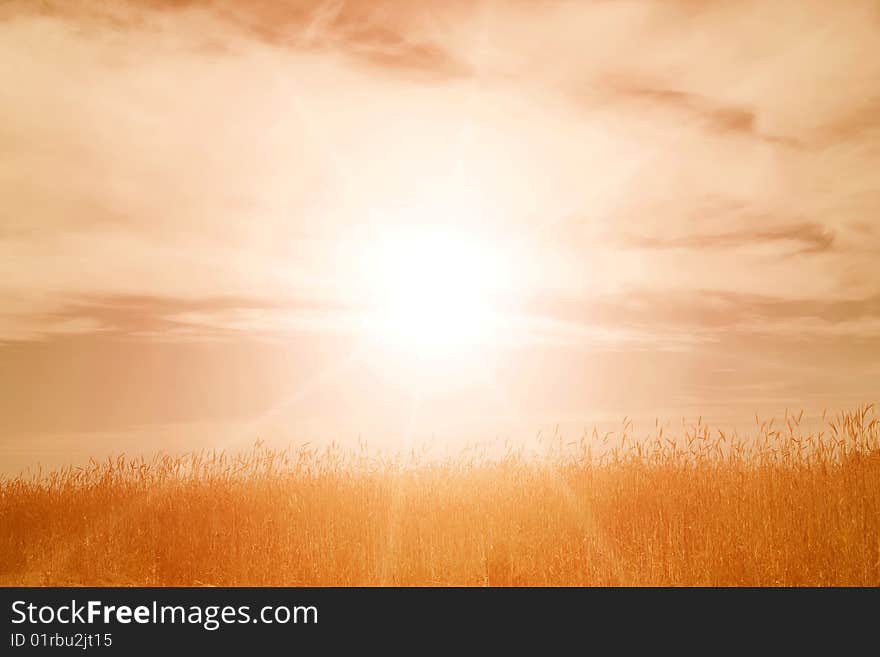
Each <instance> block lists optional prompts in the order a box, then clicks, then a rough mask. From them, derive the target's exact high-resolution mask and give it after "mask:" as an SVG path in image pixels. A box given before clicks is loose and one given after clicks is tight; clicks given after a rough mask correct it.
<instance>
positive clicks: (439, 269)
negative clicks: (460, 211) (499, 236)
mask: <svg viewBox="0 0 880 657" xmlns="http://www.w3.org/2000/svg"><path fill="white" fill-rule="evenodd" d="M365 255H366V262H365V272H366V275H367V278H368V280H367V281H365V282H366V283H367V285H368V286H369V290H370V292H369V294H370V296H371V304H372V309H371V313H370V318H369V323H370V327H371V329H372V330H373V331H375V332H377V333H378V334H379V336H380V337H381V338H382V339H383V340H386V341H389V342H391V343H393V344H394V345H395V346H399V347H402V348H404V349H406V350H407V351H409V352H411V353H412V354H414V355H416V356H418V357H422V358H425V357H427V358H430V357H438V356H445V355H449V354H450V353H451V352H454V351H458V350H461V349H463V348H465V347H468V346H473V345H476V344H482V343H488V342H491V341H492V340H493V338H494V337H495V336H496V335H497V333H498V331H499V328H500V319H501V314H500V312H501V303H500V299H501V298H502V296H503V292H504V289H505V286H506V279H507V275H506V273H507V272H506V267H505V263H504V262H503V259H502V258H501V257H500V254H499V253H498V251H497V250H495V249H493V248H491V247H490V246H489V245H487V244H484V243H482V242H481V241H479V240H478V239H476V238H475V237H473V236H470V235H467V234H465V233H463V232H460V231H456V230H452V229H448V228H443V227H419V228H413V229H407V228H404V229H398V230H396V231H393V232H390V233H388V234H386V235H383V236H382V237H381V238H379V239H378V240H377V241H376V242H375V243H374V244H373V245H372V246H371V247H370V248H368V249H367V251H366V254H365Z"/></svg>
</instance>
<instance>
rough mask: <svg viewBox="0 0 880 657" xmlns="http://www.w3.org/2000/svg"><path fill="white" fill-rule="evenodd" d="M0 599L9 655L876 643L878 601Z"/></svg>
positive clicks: (695, 597) (388, 592) (754, 596)
mask: <svg viewBox="0 0 880 657" xmlns="http://www.w3.org/2000/svg"><path fill="white" fill-rule="evenodd" d="M0 597H2V607H3V612H2V618H3V630H4V633H3V636H2V643H0V646H2V649H0V654H4V655H5V654H9V655H29V654H59V653H71V652H75V651H79V652H85V653H88V654H99V655H110V654H120V655H122V654H124V655H130V654H156V653H157V652H159V651H165V652H168V653H169V654H177V653H178V652H181V653H183V652H189V651H199V652H202V651H205V650H221V651H222V654H227V653H228V652H229V651H233V652H239V651H245V650H254V649H257V650H275V649H283V650H282V652H283V654H295V653H297V652H299V651H301V650H303V649H309V650H313V651H314V650H318V651H320V652H321V653H332V654H335V653H336V652H339V651H342V650H344V649H350V648H351V647H353V646H354V647H358V648H363V649H366V648H370V649H371V650H386V651H387V650H404V651H407V652H411V653H412V652H415V653H419V652H422V651H423V650H426V649H428V648H433V649H436V648H440V647H442V648H444V649H447V650H453V649H454V650H464V649H467V648H473V647H476V646H477V645H478V644H479V645H481V646H483V647H485V648H495V649H500V648H508V649H509V648H519V649H522V648H525V647H527V646H530V647H533V648H535V649H539V650H540V649H548V648H550V647H554V646H555V647H558V648H560V649H561V648H563V647H566V646H577V647H578V648H579V651H582V650H583V651H587V652H593V651H594V650H595V651H598V649H599V647H600V646H607V645H609V642H611V643H610V645H612V646H614V647H616V649H618V650H629V649H632V650H635V649H639V650H642V649H657V648H660V647H665V648H682V647H688V646H690V647H699V645H700V643H699V641H706V640H709V641H712V642H714V643H723V644H724V645H725V646H727V647H730V646H731V645H738V646H739V647H740V648H742V649H758V648H761V649H766V648H769V647H770V646H771V645H774V646H776V647H777V648H780V649H791V648H792V646H794V645H797V644H805V645H809V646H810V647H811V648H817V647H819V646H822V645H823V642H825V645H826V647H827V648H828V649H834V650H835V651H839V650H840V649H841V648H842V647H843V645H844V644H850V645H852V646H853V647H858V646H859V643H860V640H861V639H864V638H868V637H871V638H872V640H873V637H874V635H875V631H876V630H875V628H876V624H877V621H876V618H877V610H878V609H880V589H611V588H609V589H574V588H571V589H531V588H529V589H527V588H520V589H515V588H514V589H499V588H486V589H476V588H471V589H464V588H431V589H427V588H413V589H396V588H6V589H0ZM867 645H869V644H866V646H867ZM716 647H717V646H716ZM706 648H707V650H708V649H712V647H711V646H709V645H706ZM601 652H602V654H604V652H605V651H604V650H602V651H601Z"/></svg>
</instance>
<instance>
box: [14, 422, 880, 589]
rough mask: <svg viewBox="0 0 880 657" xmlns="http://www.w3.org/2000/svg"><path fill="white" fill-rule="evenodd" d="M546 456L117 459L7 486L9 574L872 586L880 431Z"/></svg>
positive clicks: (875, 580) (649, 444)
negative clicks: (441, 458)
mask: <svg viewBox="0 0 880 657" xmlns="http://www.w3.org/2000/svg"><path fill="white" fill-rule="evenodd" d="M629 428H630V425H629V424H627V423H625V424H624V427H623V431H621V432H617V433H615V434H613V435H607V436H599V435H596V434H593V435H585V436H584V437H583V438H582V439H581V440H580V441H578V442H576V443H575V444H571V443H567V442H565V441H562V440H561V439H553V440H548V441H546V443H545V450H544V455H543V456H542V457H540V458H536V457H532V456H529V457H526V456H525V455H523V454H522V453H521V452H518V451H516V450H512V449H511V450H509V451H507V452H506V453H503V454H501V455H500V457H496V456H491V457H490V456H488V455H486V454H484V453H481V452H480V451H479V450H466V451H464V452H462V453H461V454H460V455H459V456H458V457H457V458H455V459H451V460H443V461H436V460H427V459H424V458H423V457H420V456H418V455H412V454H411V455H409V456H407V457H405V458H404V457H403V456H400V457H396V458H378V457H371V456H367V455H366V454H358V453H348V452H345V451H343V450H341V449H338V448H337V449H325V450H314V449H311V448H309V447H307V446H306V447H302V448H300V449H298V450H288V451H275V450H271V449H267V448H266V447H264V446H262V445H260V444H258V445H256V446H255V447H254V449H253V450H252V451H250V452H248V453H246V454H225V453H200V454H190V455H188V456H186V457H181V458H172V457H171V456H167V455H157V456H156V457H155V458H153V459H152V460H143V459H127V458H125V457H122V456H120V457H118V458H116V459H109V460H107V461H103V462H92V464H91V465H90V466H89V467H85V468H69V469H66V470H61V471H56V472H52V473H48V474H45V475H42V476H39V477H29V478H25V477H18V478H14V479H5V480H3V481H2V482H0V584H4V585H123V586H124V585H159V586H165V585H187V586H188V585H206V584H207V585H315V586H335V585H407V586H408V585H453V584H454V585H473V586H486V585H488V586H506V585H576V586H580V585H684V586H689V585H722V586H741V585H758V586H765V585H796V586H797V585H868V586H878V585H880V424H878V421H877V420H876V419H875V417H874V414H873V408H872V407H871V406H866V407H864V408H861V409H859V410H858V411H855V412H851V413H848V414H840V415H838V416H835V417H834V418H833V419H830V420H828V421H827V426H826V427H825V429H824V430H822V431H817V432H815V433H807V432H805V431H801V429H800V417H799V416H794V417H786V418H785V419H784V420H783V421H781V422H778V423H775V422H764V423H761V422H757V421H756V425H755V431H754V433H753V435H751V436H747V437H742V436H731V435H726V434H724V433H723V432H721V431H718V430H712V429H710V428H709V427H707V426H705V424H703V423H702V422H701V421H700V422H698V423H696V424H695V425H694V426H691V427H690V428H686V429H683V431H682V432H681V433H679V435H677V436H671V435H664V433H663V431H662V430H659V429H658V430H657V432H656V433H655V434H654V435H652V436H651V437H650V438H643V439H639V440H636V439H635V438H634V437H633V436H631V435H630V433H631V431H630V430H629Z"/></svg>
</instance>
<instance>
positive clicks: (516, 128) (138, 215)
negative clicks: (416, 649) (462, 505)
mask: <svg viewBox="0 0 880 657" xmlns="http://www.w3.org/2000/svg"><path fill="white" fill-rule="evenodd" d="M878 37H880V7H878V5H877V3H876V2H873V1H868V0H865V1H860V0H850V1H848V2H845V3H830V2H827V1H825V0H796V1H795V0H792V1H791V2H787V1H784V0H780V1H779V2H766V1H765V2H758V1H752V0H741V1H731V2H722V1H711V0H705V1H699V2H696V1H687V0H677V1H664V0H619V1H611V0H592V1H587V0H585V1H582V2H556V1H553V0H546V1H542V2H536V1H535V2H529V1H526V0H495V1H474V2H463V1H461V2H457V1H446V0H444V1H442V2H441V1H439V0H414V1H412V2H406V3H401V2H381V1H370V2H367V1H349V2H344V1H342V0H339V1H333V2H302V1H295V0H288V1H280V0H279V1H276V2H270V1H254V2H238V1H234V0H212V1H200V0H193V1H185V0H177V1H174V0H131V1H120V2H115V3H102V2H97V1H90V0H78V1H76V2H71V1H70V0H67V1H63V2H53V1H45V2H40V3H34V2H30V1H23V0H22V1H17V0H12V1H11V2H6V3H3V4H2V6H0V81H2V84H0V152H2V157H0V198H2V203H0V418H2V420H3V422H2V425H3V426H2V429H0V471H17V470H21V469H22V468H26V467H32V466H34V465H35V464H37V463H40V464H49V465H57V464H61V463H76V462H81V461H83V460H85V459H87V458H88V457H89V456H102V455H104V454H107V453H110V452H114V453H119V452H126V453H129V454H131V453H147V454H149V453H151V452H153V451H155V450H159V449H164V450H181V449H201V448H211V447H220V448H226V449H234V448H239V447H241V446H247V445H249V444H251V443H252V442H253V440H254V439H255V438H257V437H260V438H263V439H268V440H270V441H276V442H279V441H280V442H282V443H284V442H289V441H293V442H303V441H316V442H326V441H329V440H336V441H338V442H340V443H342V444H349V443H352V442H353V441H355V440H358V439H362V440H366V441H368V442H370V443H371V444H378V445H381V446H387V447H389V448H399V447H409V446H410V445H411V444H413V443H415V442H418V441H419V440H423V439H427V438H430V439H431V440H436V441H439V442H440V443H442V444H447V443H448V444H450V445H453V444H459V443H460V441H462V440H480V439H492V438H495V437H518V436H534V435H535V434H536V432H537V431H541V430H546V429H547V427H554V426H556V425H557V424H559V425H560V426H562V427H563V429H564V431H565V432H566V433H574V434H575V435H579V433H580V431H581V430H582V428H583V427H586V426H592V425H593V424H595V423H600V422H605V421H610V419H611V418H623V417H624V416H625V415H628V416H630V417H637V418H644V419H645V420H646V421H647V419H648V418H653V417H661V418H666V417H678V416H680V415H687V416H697V415H703V416H708V417H714V418H718V421H719V422H721V421H724V422H733V421H734V420H735V421H739V420H740V419H742V418H753V416H754V413H755V412H760V413H762V414H763V413H766V414H781V413H783V412H784V409H785V408H796V409H799V408H806V409H807V410H808V411H809V412H815V413H818V412H820V411H821V409H824V408H840V407H847V406H852V405H855V404H859V403H862V402H870V401H875V399H876V395H877V391H878V390H880V357H878V354H880V351H878V347H880V215H878V210H880V52H878V51H880V39H878ZM426 227H430V230H431V231H435V232H434V233H432V232H427V233H425V232H424V231H425V230H426ZM438 227H439V228H438ZM438 230H439V231H440V232H439V233H438V232H436V231H438ZM419 231H422V234H423V235H422V238H421V242H422V243H428V246H427V247H425V246H422V247H419V248H416V247H415V246H410V247H406V246H404V247H403V248H404V250H407V249H409V252H408V256H409V257H411V259H413V260H414V261H415V264H413V266H415V267H424V264H420V263H424V262H428V261H430V262H431V263H432V264H431V265H430V266H431V267H433V268H434V269H435V270H437V272H438V273H437V274H436V275H437V277H438V280H440V281H441V283H442V281H449V280H453V279H454V277H455V276H456V272H458V273H459V274H462V275H463V276H464V278H466V279H467V280H468V281H470V282H472V283H473V286H471V285H469V284H468V283H467V282H466V283H465V284H464V285H461V286H460V287H459V288H456V289H454V290H452V291H453V293H454V294H455V295H457V296H456V298H459V297H462V296H463V295H468V294H471V292H472V289H471V288H473V289H480V290H482V292H483V294H482V296H480V297H479V300H480V302H481V303H482V302H484V301H485V302H486V303H490V304H491V305H492V306H493V312H495V311H498V312H499V313H501V314H503V316H504V317H505V320H504V323H503V324H501V325H499V326H496V327H495V330H494V333H493V335H492V339H490V340H484V341H483V342H481V343H479V344H471V345H469V346H468V347H467V348H462V349H459V350H458V351H456V352H455V353H451V352H450V353H446V354H444V356H443V357H442V358H433V359H431V358H428V359H426V358H424V357H423V356H424V355H423V354H416V353H413V351H412V350H407V349H400V348H397V347H396V346H395V344H394V342H395V341H394V340H385V341H384V342H383V341H376V340H374V339H372V337H365V334H367V333H370V331H369V330H368V329H366V328H365V324H364V320H363V317H364V313H369V312H370V308H371V307H372V306H371V304H372V305H373V306H375V303H374V301H375V300H374V294H373V293H374V292H375V290H374V289H373V288H372V287H371V285H373V283H374V282H375V280H376V271H377V265H376V264H375V261H376V260H377V259H378V260H382V259H383V254H385V255H388V254H389V253H390V252H389V251H387V250H386V251H382V250H381V249H380V250H379V252H378V256H376V255H375V254H374V256H373V257H372V259H371V257H370V256H368V255H365V254H369V253H370V249H371V245H375V244H382V240H383V236H387V235H391V236H394V235H398V236H399V235H408V234H416V235H418V233H419ZM435 234H437V235H457V236H464V237H463V239H464V241H463V242H462V243H466V244H470V245H477V247H476V248H477V249H478V252H477V255H476V256H475V257H473V258H471V260H474V261H479V262H486V263H490V262H494V260H493V258H494V257H495V256H496V255H498V257H499V259H500V260H503V262H504V266H503V272H504V277H503V278H504V285H503V289H501V288H496V287H491V288H489V287H486V286H483V287H480V286H481V284H482V283H483V282H484V281H481V280H478V278H480V277H481V276H482V274H481V273H480V272H477V273H473V272H472V270H474V267H476V269H479V267H480V266H481V265H474V263H473V262H471V261H470V260H468V257H467V256H466V255H462V252H461V251H456V249H455V248H451V249H447V250H445V251H444V250H442V249H441V248H440V247H439V246H438V247H437V248H436V249H434V248H432V246H431V245H432V244H436V242H435V240H434V238H433V237H432V235H435ZM426 236H427V237H426ZM441 241H442V240H441ZM404 243H405V244H407V242H405V241H404ZM416 243H419V240H418V239H416V241H415V242H412V241H411V242H408V244H416ZM374 250H375V249H374ZM499 254H500V255H499ZM386 259H387V258H386ZM371 263H372V264H371ZM406 266H408V265H406ZM406 266H403V268H402V269H398V270H394V269H392V270H391V271H390V273H387V272H386V273H387V275H388V276H390V277H391V278H394V279H406V278H407V273H406ZM468 267H470V269H469V268H468ZM488 267H489V265H486V266H485V268H488ZM474 271H476V270H474ZM481 271H482V270H481ZM499 271H500V269H499ZM413 280H415V281H416V286H418V285H421V284H420V283H419V282H418V281H419V280H420V279H418V278H417V277H415V278H413ZM373 287H375V285H373ZM441 287H442V285H441ZM422 288H423V289H424V288H425V286H424V285H422ZM438 292H440V293H442V292H443V290H440V289H438V290H434V289H424V294H423V295H422V297H424V298H422V299H420V300H419V301H418V302H417V304H418V306H419V307H420V308H422V307H428V306H432V304H433V307H435V308H436V307H437V303H436V301H437V298H438V294H437V293H438ZM410 294H411V291H410ZM410 298H412V297H410ZM469 298H470V297H469ZM476 298H477V297H474V298H473V299H471V301H473V300H474V299H476ZM414 303H416V302H414ZM473 306H474V304H473V303H472V304H471V305H470V306H467V307H468V308H470V309H471V310H473ZM456 308H458V310H459V311H461V312H464V310H462V309H463V308H465V306H459V307H457V306H456V305H455V303H454V302H453V303H452V304H451V305H450V306H449V310H450V312H452V314H455V312H457V311H456ZM398 310H399V309H398ZM386 337H387V336H386ZM652 426H653V421H652Z"/></svg>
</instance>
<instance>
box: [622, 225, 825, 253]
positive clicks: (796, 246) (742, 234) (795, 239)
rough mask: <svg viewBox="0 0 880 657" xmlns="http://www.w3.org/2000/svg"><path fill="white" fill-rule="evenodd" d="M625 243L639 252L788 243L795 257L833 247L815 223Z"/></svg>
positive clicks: (630, 239) (634, 239) (628, 239)
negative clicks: (641, 249)
mask: <svg viewBox="0 0 880 657" xmlns="http://www.w3.org/2000/svg"><path fill="white" fill-rule="evenodd" d="M624 241H625V243H626V244H628V245H630V246H633V247H637V248H643V249H731V248H738V247H743V246H753V245H755V244H760V243H773V244H776V243H779V244H791V246H792V252H793V253H795V254H812V253H823V252H826V251H829V250H831V249H832V248H833V247H834V232H833V231H832V230H831V229H829V228H828V227H827V226H824V225H822V224H820V223H815V222H801V223H792V224H789V225H787V226H785V225H783V226H780V227H778V228H768V229H766V230H753V231H748V230H742V231H731V232H726V233H715V234H691V235H686V236H681V237H669V238H662V237H639V236H627V237H626V238H625V240H624Z"/></svg>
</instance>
